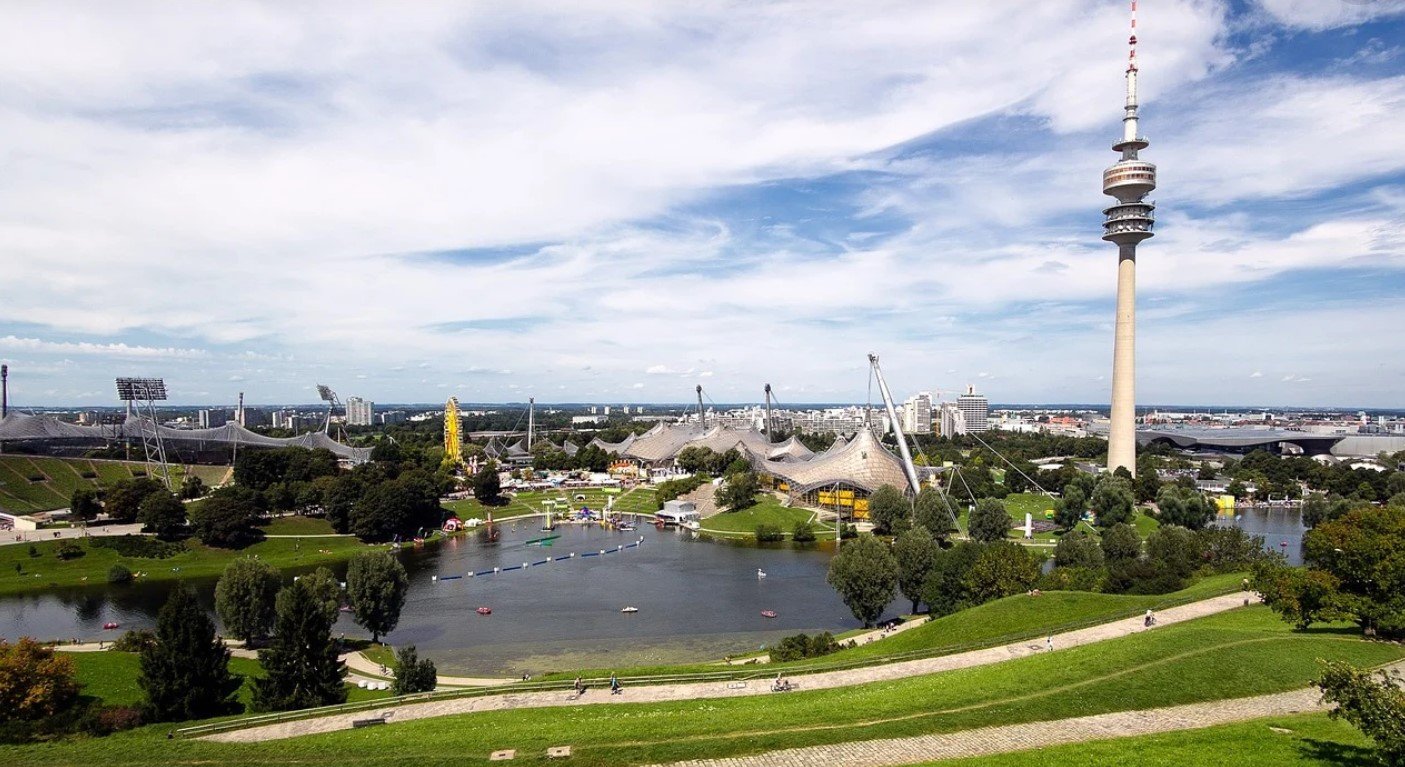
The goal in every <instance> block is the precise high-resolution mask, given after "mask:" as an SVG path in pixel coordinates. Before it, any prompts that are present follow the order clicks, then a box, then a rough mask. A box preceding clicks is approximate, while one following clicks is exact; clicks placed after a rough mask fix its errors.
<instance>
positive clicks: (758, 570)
mask: <svg viewBox="0 0 1405 767" xmlns="http://www.w3.org/2000/svg"><path fill="white" fill-rule="evenodd" d="M765 577H766V571H764V570H762V569H761V568H759V567H758V568H756V580H758V581H759V580H761V579H762V578H765Z"/></svg>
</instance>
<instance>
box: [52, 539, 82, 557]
mask: <svg viewBox="0 0 1405 767" xmlns="http://www.w3.org/2000/svg"><path fill="white" fill-rule="evenodd" d="M87 553H88V552H86V551H84V550H83V547H82V546H79V545H78V544H76V543H74V542H73V541H64V542H63V543H61V544H59V547H58V548H57V549H54V556H56V557H58V558H59V559H63V560H69V559H77V558H79V557H81V556H83V555H84V554H87Z"/></svg>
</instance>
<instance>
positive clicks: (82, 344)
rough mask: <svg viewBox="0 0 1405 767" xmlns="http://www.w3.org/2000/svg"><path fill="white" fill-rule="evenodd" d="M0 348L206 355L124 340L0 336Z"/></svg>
mask: <svg viewBox="0 0 1405 767" xmlns="http://www.w3.org/2000/svg"><path fill="white" fill-rule="evenodd" d="M0 350H6V351H12V352H30V353H40V354H81V355H85V356H107V357H136V358H150V359H156V358H183V359H193V358H200V357H205V356H208V352H206V351H205V350H204V349H178V348H174V347H152V346H128V345H127V344H124V343H93V342H91V341H45V340H42V339H38V338H18V337H16V336H12V335H9V336H4V337H0Z"/></svg>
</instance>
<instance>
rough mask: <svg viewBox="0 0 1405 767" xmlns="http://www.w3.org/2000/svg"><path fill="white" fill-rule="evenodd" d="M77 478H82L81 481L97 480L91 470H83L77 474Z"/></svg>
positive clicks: (95, 474)
mask: <svg viewBox="0 0 1405 767" xmlns="http://www.w3.org/2000/svg"><path fill="white" fill-rule="evenodd" d="M78 476H80V477H82V478H83V479H97V478H98V473H97V472H96V471H93V470H92V469H84V470H82V471H80V472H78Z"/></svg>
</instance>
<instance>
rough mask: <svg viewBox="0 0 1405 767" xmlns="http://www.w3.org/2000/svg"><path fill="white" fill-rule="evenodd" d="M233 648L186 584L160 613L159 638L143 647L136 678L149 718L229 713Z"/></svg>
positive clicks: (234, 679) (235, 680) (233, 686)
mask: <svg viewBox="0 0 1405 767" xmlns="http://www.w3.org/2000/svg"><path fill="white" fill-rule="evenodd" d="M229 655H230V653H229V648H228V647H225V646H224V643H222V642H220V641H219V639H218V638H216V636H215V622H214V621H212V620H210V616H208V615H206V614H205V611H204V610H203V609H202V608H201V607H200V603H199V602H197V601H196V599H195V594H194V593H192V592H191V591H190V590H189V589H187V588H186V587H185V586H183V585H177V586H176V588H175V589H173V590H172V591H171V596H170V597H169V598H168V599H167V600H166V604H165V606H163V607H162V608H161V612H159V613H158V614H157V616H156V643H155V644H154V645H151V646H149V647H147V648H146V649H144V650H142V652H141V674H140V676H138V677H137V684H138V685H140V686H141V688H142V691H143V692H144V693H145V695H146V703H145V706H144V707H143V709H144V713H145V716H146V718H147V719H148V720H151V721H162V722H167V721H175V722H178V721H184V720H187V719H203V718H205V717H208V716H218V715H221V714H226V713H229V712H230V711H231V710H232V709H233V707H234V703H233V698H234V693H235V692H237V691H238V690H239V685H240V679H239V677H236V676H233V675H231V674H230V673H229Z"/></svg>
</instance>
